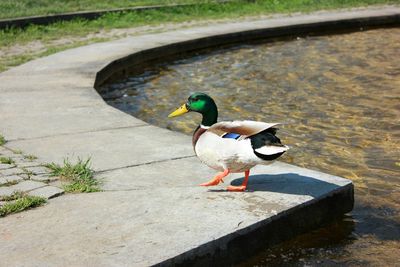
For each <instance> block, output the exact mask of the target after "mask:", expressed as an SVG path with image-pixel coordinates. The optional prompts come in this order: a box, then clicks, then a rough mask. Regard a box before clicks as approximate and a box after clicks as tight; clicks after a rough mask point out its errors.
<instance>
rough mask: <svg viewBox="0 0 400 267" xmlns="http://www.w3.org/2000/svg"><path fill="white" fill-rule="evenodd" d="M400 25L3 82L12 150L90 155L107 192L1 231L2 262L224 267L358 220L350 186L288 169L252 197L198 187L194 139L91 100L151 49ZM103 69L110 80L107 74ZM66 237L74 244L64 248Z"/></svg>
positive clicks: (155, 42)
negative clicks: (156, 55)
mask: <svg viewBox="0 0 400 267" xmlns="http://www.w3.org/2000/svg"><path fill="white" fill-rule="evenodd" d="M398 14H400V9H399V8H385V9H382V10H365V11H362V12H361V11H360V12H354V11H351V12H347V13H346V12H344V13H343V12H340V13H338V12H336V13H335V12H331V13H324V15H321V13H319V14H310V15H301V16H298V17H285V18H275V19H268V20H261V21H251V22H244V23H228V24H222V25H219V26H218V27H201V28H192V29H186V30H180V31H174V32H167V33H160V34H151V35H144V36H138V37H130V38H125V39H121V40H118V41H114V42H107V43H98V44H93V45H89V46H85V47H80V48H76V49H72V50H67V51H64V52H61V53H58V54H55V55H52V56H49V57H46V58H41V59H38V60H34V61H31V62H29V63H27V64H24V65H22V66H19V67H16V68H13V69H11V70H9V71H6V72H4V73H1V74H0V84H1V87H0V93H1V95H2V98H1V99H0V114H1V115H2V124H1V125H0V132H2V133H4V135H5V137H6V138H7V139H9V140H10V139H11V141H10V142H8V143H7V146H8V147H11V148H15V149H22V150H23V151H27V152H29V153H32V154H34V155H37V156H39V159H40V160H42V161H43V162H52V161H55V162H62V160H63V158H64V157H66V156H69V157H70V158H75V157H77V156H80V157H85V156H87V155H90V156H92V160H93V166H94V168H95V170H96V171H99V172H100V173H99V174H98V176H99V178H100V179H102V180H103V181H104V188H105V190H106V191H105V192H102V193H96V194H88V195H66V196H62V197H59V198H56V199H54V200H51V201H50V202H49V204H48V205H47V206H45V207H42V208H38V209H35V210H32V211H29V212H26V213H24V215H23V216H22V217H20V216H19V215H18V214H17V215H13V216H9V217H6V218H3V219H1V220H0V246H1V247H2V250H1V251H0V258H2V259H5V260H6V261H7V262H6V263H10V264H12V263H15V262H18V263H20V265H25V266H35V265H36V266H38V265H40V266H41V265H49V266H57V263H58V264H59V263H60V259H62V260H63V261H65V262H66V264H68V265H70V266H85V265H89V264H91V265H96V266H110V265H119V266H121V265H124V264H125V265H127V266H131V265H137V266H143V265H153V264H162V265H170V264H175V263H176V264H182V265H184V264H185V263H193V262H196V263H197V262H200V263H201V262H203V261H206V257H208V256H207V255H209V256H210V257H211V261H212V262H216V263H221V261H222V260H229V259H224V258H226V257H227V256H229V257H231V255H232V254H231V253H232V252H234V253H235V254H236V252H237V251H238V249H240V250H242V249H245V248H244V246H247V248H246V250H247V249H249V250H250V249H251V248H253V246H254V248H259V247H260V246H261V245H262V244H269V243H265V242H266V241H265V240H264V241H263V240H262V239H259V238H254V236H258V235H260V236H261V237H263V238H265V239H266V240H269V239H268V238H269V237H271V236H272V237H273V238H271V244H272V243H274V242H279V241H281V240H283V239H287V238H290V237H292V236H293V235H294V234H297V233H298V232H301V231H306V230H308V229H310V228H311V227H315V226H316V225H319V224H320V223H322V222H323V221H324V220H325V219H331V218H334V217H337V216H340V215H341V214H343V213H344V212H347V211H349V210H351V207H352V205H353V201H354V199H353V186H352V183H351V181H349V180H346V179H343V178H340V177H336V176H332V175H327V174H324V173H320V172H316V171H311V170H307V169H303V168H299V167H295V166H293V165H289V164H284V163H280V162H275V163H274V164H272V165H270V166H257V167H256V168H254V170H253V172H252V176H251V178H250V184H249V188H250V189H251V190H253V191H250V192H245V193H238V194H231V193H227V192H224V191H218V190H217V191H206V189H204V188H200V187H197V186H196V184H198V183H200V182H201V181H203V180H204V179H205V177H207V178H208V177H209V176H211V175H212V174H213V171H212V170H209V169H208V168H207V167H205V166H203V165H202V164H200V163H199V162H198V161H197V159H195V158H194V157H193V151H192V148H191V146H190V138H189V137H187V136H184V135H182V134H179V133H174V132H171V131H168V130H165V129H160V128H158V127H154V126H151V125H148V124H146V123H144V122H143V121H140V120H138V119H136V118H133V117H131V116H129V115H127V114H124V113H122V112H120V111H118V110H115V109H113V108H112V107H110V106H108V105H107V104H106V103H105V102H104V101H103V100H102V99H101V97H100V96H99V95H98V94H97V93H96V91H95V90H94V89H93V81H94V79H95V77H96V75H98V77H100V78H101V77H103V78H104V77H110V76H111V75H112V74H113V73H115V71H112V69H110V66H111V65H110V63H109V62H114V63H112V64H116V63H117V62H118V60H119V59H121V58H123V59H122V61H124V60H125V59H127V57H129V56H127V55H132V54H135V53H140V51H144V50H148V49H150V48H154V49H156V48H157V47H160V46H167V45H177V44H178V43H180V42H191V41H190V40H198V39H202V38H209V39H210V40H211V36H220V37H219V38H222V37H221V36H224V35H226V34H238V35H239V36H240V34H241V32H249V31H250V32H251V31H255V32H256V31H257V30H261V29H265V28H274V27H284V26H285V25H286V26H290V25H295V24H296V23H298V24H302V25H304V24H313V23H319V22H322V21H324V18H325V19H326V21H337V20H346V19H347V20H349V19H356V18H357V19H361V20H364V19H365V20H368V19H367V17H382V16H398ZM253 34H255V33H254V32H253ZM210 42H212V41H210ZM194 43H195V41H194ZM147 53H148V52H147ZM124 57H125V58H124ZM127 62H128V61H127ZM107 66H108V67H107ZM114 66H115V68H116V70H117V71H118V70H121V69H123V67H120V69H118V66H117V65H114ZM101 69H103V71H104V70H107V71H105V72H104V73H105V74H104V73H103V74H98V71H99V70H101ZM107 73H108V74H107ZM100 78H99V79H100ZM103 78H101V79H103ZM101 79H100V80H101ZM103 80H104V79H103ZM98 83H99V82H98ZM171 147H173V148H174V149H171ZM266 173H267V174H266ZM144 177H146V179H144ZM232 178H233V179H236V180H233V181H232V183H235V181H236V182H240V178H241V176H240V174H238V175H236V176H235V175H233V176H232ZM200 179H201V180H200ZM238 179H239V180H238ZM336 203H338V204H340V203H342V204H341V205H336ZM320 205H321V206H320ZM327 211H331V212H329V214H328V213H327ZM110 214H111V215H110ZM306 215H307V216H306ZM324 216H327V217H324ZM324 218H325V219H324ZM299 222H301V224H299ZM274 225H275V226H274ZM303 226H304V227H303ZM32 227H34V229H36V231H31V228H32ZM280 227H282V228H280ZM308 227H310V228H308ZM295 228H296V229H297V228H298V231H297V230H296V231H295V230H294V229H295ZM98 229H100V231H98ZM278 229H285V230H288V231H289V229H291V230H292V231H290V232H287V233H281V232H279V233H278ZM60 237H63V238H65V240H63V242H59V243H54V238H60ZM88 239H89V240H90V244H91V245H92V246H87V242H88V241H87V240H88ZM32 244H34V245H32ZM49 244H52V245H51V246H49ZM166 248H169V249H166ZM250 252H251V251H249V253H250ZM246 253H247V252H246ZM246 253H244V254H246ZM33 259H34V260H33ZM232 259H234V260H235V261H236V260H239V259H240V258H239V257H237V258H236V257H232ZM10 264H8V265H10Z"/></svg>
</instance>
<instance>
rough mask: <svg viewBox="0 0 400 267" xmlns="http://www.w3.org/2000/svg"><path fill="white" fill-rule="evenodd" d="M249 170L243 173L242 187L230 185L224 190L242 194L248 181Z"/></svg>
mask: <svg viewBox="0 0 400 267" xmlns="http://www.w3.org/2000/svg"><path fill="white" fill-rule="evenodd" d="M249 175H250V170H247V171H245V172H244V180H243V183H242V185H238V186H235V185H230V186H228V187H227V188H226V190H228V191H229V192H243V191H245V190H246V187H247V182H248V181H249Z"/></svg>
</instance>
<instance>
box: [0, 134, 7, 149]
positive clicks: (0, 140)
mask: <svg viewBox="0 0 400 267" xmlns="http://www.w3.org/2000/svg"><path fill="white" fill-rule="evenodd" d="M6 142H7V141H6V139H5V138H4V136H2V135H1V134H0V146H2V145H4V144H5V143H6Z"/></svg>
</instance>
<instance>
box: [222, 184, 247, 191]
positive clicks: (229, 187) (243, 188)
mask: <svg viewBox="0 0 400 267" xmlns="http://www.w3.org/2000/svg"><path fill="white" fill-rule="evenodd" d="M226 190H228V191H229V192H243V191H245V190H246V186H244V185H239V186H234V185H230V186H228V187H227V188H226Z"/></svg>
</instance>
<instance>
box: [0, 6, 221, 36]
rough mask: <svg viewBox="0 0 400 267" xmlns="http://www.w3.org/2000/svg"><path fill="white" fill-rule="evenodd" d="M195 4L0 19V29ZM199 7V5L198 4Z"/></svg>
mask: <svg viewBox="0 0 400 267" xmlns="http://www.w3.org/2000/svg"><path fill="white" fill-rule="evenodd" d="M227 2H229V1H223V0H221V1H216V3H218V4H223V3H227ZM200 4H201V3H200ZM193 5H195V4H170V5H152V6H136V7H127V8H113V9H107V10H91V11H78V12H68V13H63V14H54V15H45V16H30V17H22V18H8V19H0V29H7V28H24V27H26V26H29V25H48V24H51V23H55V22H59V21H70V20H74V19H87V20H93V19H97V18H99V17H101V16H103V15H105V14H108V13H120V12H130V11H137V12H141V11H147V10H154V9H165V8H179V7H188V6H193ZM197 5H199V4H197Z"/></svg>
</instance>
